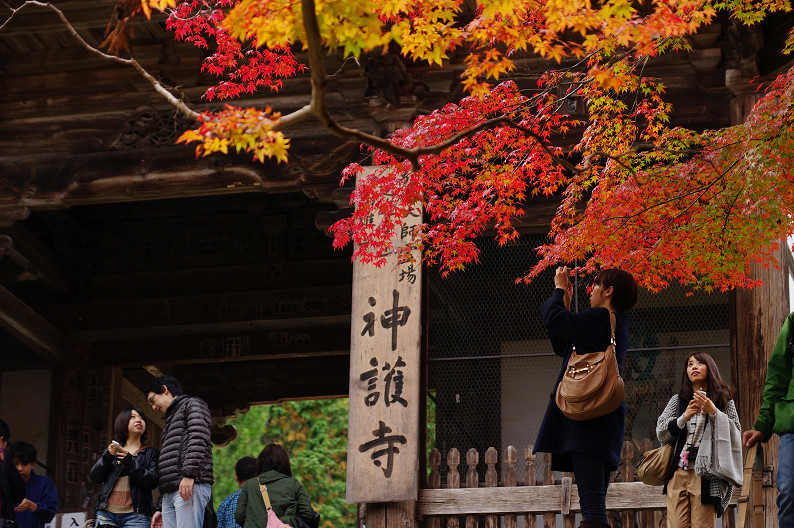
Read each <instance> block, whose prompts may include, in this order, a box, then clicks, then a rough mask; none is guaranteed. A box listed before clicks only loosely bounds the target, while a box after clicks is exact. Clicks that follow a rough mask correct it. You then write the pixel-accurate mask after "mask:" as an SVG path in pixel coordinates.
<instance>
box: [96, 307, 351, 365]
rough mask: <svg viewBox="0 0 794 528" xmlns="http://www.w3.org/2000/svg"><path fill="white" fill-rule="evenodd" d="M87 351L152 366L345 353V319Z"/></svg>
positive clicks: (101, 361) (105, 359) (105, 360)
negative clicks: (328, 323)
mask: <svg viewBox="0 0 794 528" xmlns="http://www.w3.org/2000/svg"><path fill="white" fill-rule="evenodd" d="M88 352H89V354H90V356H89V358H90V359H89V363H90V364H92V365H95V366H122V367H134V366H139V365H152V366H153V364H156V365H157V367H156V368H158V369H162V368H165V367H168V366H170V365H184V364H191V365H198V364H205V363H214V364H217V363H228V362H239V361H249V362H250V361H253V360H256V361H272V360H276V359H286V358H307V357H320V356H347V355H349V353H350V323H349V319H348V320H347V321H346V322H345V323H344V324H337V325H333V326H319V327H306V328H295V329H285V328H281V329H276V330H273V331H268V332H251V331H248V332H243V333H239V334H205V335H200V336H178V337H172V338H170V339H156V340H154V339H153V340H135V341H132V340H128V341H106V342H100V343H93V344H91V345H90V346H89V347H88ZM144 368H146V370H147V371H149V372H150V373H151V374H152V375H155V374H154V373H153V372H152V371H151V370H150V369H149V368H147V367H144Z"/></svg>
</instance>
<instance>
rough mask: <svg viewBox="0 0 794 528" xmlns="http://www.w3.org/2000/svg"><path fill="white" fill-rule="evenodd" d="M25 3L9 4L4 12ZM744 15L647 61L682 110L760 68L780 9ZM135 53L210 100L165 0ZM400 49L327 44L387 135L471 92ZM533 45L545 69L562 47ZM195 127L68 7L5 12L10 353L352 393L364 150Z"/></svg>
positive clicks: (224, 395) (364, 122) (710, 120)
mask: <svg viewBox="0 0 794 528" xmlns="http://www.w3.org/2000/svg"><path fill="white" fill-rule="evenodd" d="M15 1H16V5H19V3H20V2H19V0H15ZM54 4H55V5H56V6H58V7H59V8H60V9H62V10H63V11H64V13H65V15H66V17H67V18H68V19H69V20H70V21H71V22H72V24H73V25H74V28H75V29H76V30H77V31H78V32H79V33H80V35H81V36H82V38H84V39H85V40H86V41H87V42H88V43H89V44H91V45H94V46H96V45H98V44H99V43H100V42H101V41H102V40H103V34H104V30H105V27H106V25H107V22H108V20H109V18H110V15H111V13H112V11H113V7H114V2H112V1H108V0H91V1H84V0H69V1H56V2H54ZM9 14H10V11H9V10H8V9H7V8H0V17H2V19H0V24H2V20H5V19H6V18H7V16H8V15H9ZM786 23H788V22H786ZM784 25H785V24H784ZM734 28H735V26H733V25H732V24H731V23H730V22H729V21H725V20H723V21H720V22H719V23H716V24H713V25H712V26H711V27H709V28H707V29H706V30H704V31H703V32H701V33H700V34H699V35H697V36H696V37H695V38H693V39H692V43H693V46H694V49H693V51H692V52H691V53H688V54H676V55H669V56H666V57H663V58H661V59H658V60H655V61H653V62H652V63H651V64H650V65H649V66H648V67H647V68H646V70H645V74H646V75H651V76H657V77H660V78H662V80H663V81H664V83H665V85H666V86H667V95H668V97H669V99H670V100H671V101H672V102H673V104H674V105H675V112H674V119H675V122H676V123H677V124H681V125H686V126H690V127H694V128H715V127H721V126H725V125H728V124H729V123H730V105H729V102H730V99H731V96H732V95H731V92H730V91H729V89H728V88H727V87H726V72H728V71H739V72H740V77H741V78H748V76H749V75H750V74H752V71H751V70H752V68H749V67H748V64H750V63H751V62H752V61H751V60H750V59H749V58H748V57H751V58H752V57H755V58H757V56H758V53H759V50H763V49H764V46H767V47H769V46H772V47H773V48H774V46H779V44H774V45H773V44H770V43H769V42H768V40H769V39H767V41H765V40H764V36H765V35H766V34H770V35H771V34H777V33H778V32H779V28H777V27H776V26H770V28H761V29H758V30H757V31H755V32H751V33H747V34H744V33H740V32H739V33H737V32H736V31H734ZM747 35H750V36H747ZM737 42H738V43H740V44H741V46H738V47H737ZM737 50H738V51H737ZM132 53H133V55H134V56H135V57H136V59H137V60H138V61H140V62H141V64H142V65H143V66H144V67H146V68H147V69H148V71H149V72H151V73H152V74H153V75H155V76H156V77H157V78H159V79H161V80H163V82H166V83H168V84H170V85H173V86H178V87H179V91H180V93H181V94H182V95H183V96H184V97H185V98H186V99H187V100H188V101H189V102H191V103H192V104H194V105H195V106H196V107H197V108H199V109H201V108H205V107H207V105H206V104H205V103H204V102H202V99H201V95H202V94H203V92H204V90H205V89H206V88H207V86H209V85H210V84H211V83H212V79H209V78H207V77H205V76H203V75H202V74H201V72H200V63H201V60H202V58H203V55H202V52H201V51H200V50H197V49H196V48H193V47H191V46H186V45H183V44H178V43H175V42H174V40H173V37H172V35H171V34H170V33H168V32H166V31H165V30H164V20H163V17H162V16H155V17H153V19H152V21H150V22H147V21H145V20H137V21H136V22H135V30H134V38H133V40H132ZM765 56H772V58H770V59H769V60H767V61H766V62H763V64H766V66H762V69H763V68H766V69H767V70H769V71H773V70H774V69H775V68H780V67H781V66H780V64H779V62H780V61H776V60H772V59H774V58H775V57H774V52H768V53H767V54H766V55H765ZM299 58H300V55H299ZM365 59H366V58H365ZM753 60H754V59H753ZM394 61H399V59H397V58H396V56H394V57H390V60H383V59H382V57H380V58H378V60H371V61H366V60H364V61H363V62H362V63H366V64H367V67H366V68H361V67H359V65H358V64H357V63H356V62H354V61H343V60H341V58H340V57H337V56H333V55H329V57H328V63H327V68H328V71H329V72H331V73H333V75H332V77H331V82H330V85H329V101H330V107H331V112H332V114H333V115H334V116H335V117H336V118H337V119H339V120H340V122H341V123H342V124H344V125H346V126H350V127H356V128H361V129H363V130H366V131H368V132H373V133H376V134H381V135H385V134H387V133H388V132H390V131H392V130H394V129H395V128H397V127H400V126H404V125H406V124H408V123H410V122H411V120H412V119H413V118H414V117H416V115H418V114H419V113H425V112H429V111H432V110H433V109H434V108H438V107H440V106H441V105H442V104H444V103H446V102H448V101H455V100H457V99H458V98H459V97H460V86H459V83H458V81H457V75H458V72H459V71H460V69H461V68H460V62H459V61H458V60H457V59H455V60H453V61H451V63H450V65H449V66H447V67H445V68H430V67H426V66H420V65H412V64H405V63H399V62H394ZM518 62H519V64H520V70H519V72H518V74H517V75H516V81H517V82H518V83H519V84H520V85H522V86H524V87H527V88H533V87H534V81H535V79H536V78H537V76H538V75H539V73H540V72H542V71H543V69H544V68H546V67H547V66H548V64H547V63H545V62H543V61H538V60H536V59H532V58H526V59H520V60H518ZM760 73H762V74H763V73H765V72H763V71H761V72H760ZM766 73H768V72H766ZM395 75H399V76H400V78H399V79H398V78H397V77H395ZM398 80H399V81H400V82H399V83H398V84H399V87H398V86H397V81H398ZM308 100H309V83H308V78H307V77H306V76H298V77H296V78H293V79H289V80H287V81H286V82H285V85H284V89H283V90H282V91H281V92H280V93H278V94H271V93H263V94H257V95H256V96H253V97H249V98H247V99H246V100H245V101H243V102H242V104H244V105H256V106H264V105H270V106H272V107H274V108H276V109H277V110H279V111H282V112H284V113H286V112H289V111H291V110H295V109H297V108H300V107H301V106H303V105H304V104H306V103H307V102H308ZM574 111H581V109H578V110H574ZM189 126H190V123H187V122H185V121H184V119H182V118H180V117H178V116H177V115H176V113H175V112H174V109H173V108H172V107H171V106H169V104H168V103H167V102H165V100H163V99H162V98H161V97H160V96H159V95H157V94H156V93H155V92H154V91H153V90H152V87H151V86H150V85H149V84H148V83H147V82H146V81H145V80H144V79H143V78H142V77H140V76H139V75H138V74H137V73H136V72H135V71H134V70H132V69H131V68H129V67H126V66H122V65H118V64H114V63H112V62H108V61H106V60H103V59H101V58H99V57H97V56H95V55H92V54H91V53H90V52H89V51H87V50H86V49H85V48H83V47H82V46H81V45H80V44H79V42H78V40H77V39H76V38H75V37H74V36H73V35H72V34H70V33H69V31H67V29H66V28H65V27H64V24H63V23H62V22H61V21H60V20H59V19H58V17H57V16H56V15H55V14H54V13H52V12H51V11H48V10H46V9H44V8H25V9H24V10H23V11H20V12H19V13H18V14H17V15H16V16H15V17H14V19H13V20H12V21H10V22H9V23H8V24H7V25H6V26H5V27H4V28H3V29H2V30H0V226H3V232H2V233H0V253H4V254H5V257H3V258H2V260H0V285H2V286H0V287H1V288H2V290H0V325H2V327H3V328H5V329H6V332H5V333H4V334H3V335H2V336H0V349H2V351H3V352H2V354H3V362H2V366H0V368H2V369H3V370H7V369H19V368H38V367H46V366H54V365H58V364H62V363H63V362H66V361H74V360H75V359H74V358H78V359H77V360H78V361H81V362H84V364H85V365H107V366H117V367H122V368H123V369H124V373H125V376H126V377H127V378H128V379H130V380H131V381H133V383H135V384H136V385H138V386H139V387H142V386H143V385H144V384H145V383H146V381H147V380H148V379H150V377H151V374H150V373H151V372H156V371H161V372H171V373H173V374H175V375H177V376H178V377H180V378H182V379H183V381H184V382H185V386H186V388H187V390H189V391H191V392H193V393H197V394H201V395H202V396H204V397H205V398H206V399H207V400H208V401H209V402H210V403H211V405H212V406H213V407H214V408H215V409H218V410H221V411H222V412H224V413H231V412H232V411H233V410H234V409H235V408H241V407H244V406H245V405H246V404H247V403H251V402H265V401H277V400H279V399H289V398H299V397H320V396H330V395H339V394H344V393H345V392H346V391H347V384H348V373H347V363H348V358H347V354H348V350H349V341H350V313H349V307H350V296H351V291H350V284H351V265H350V262H349V251H345V252H338V251H334V250H333V249H332V248H331V241H330V239H329V238H328V237H327V236H326V235H325V233H324V232H323V231H324V229H325V227H327V225H328V224H329V223H330V222H332V221H333V220H334V219H336V218H339V217H340V216H342V215H343V214H345V212H344V209H345V208H346V207H347V197H348V193H346V192H345V191H344V190H340V189H339V188H338V186H339V178H340V172H341V170H342V168H343V167H345V166H346V165H347V164H348V163H350V162H352V161H364V162H365V163H366V159H365V157H364V154H363V153H362V151H361V149H360V148H359V145H358V144H356V143H354V142H350V141H344V140H340V139H339V138H336V137H333V136H330V135H329V134H328V133H327V132H325V131H324V130H323V129H322V128H321V127H320V126H319V122H317V121H316V120H313V119H312V120H308V121H305V122H303V123H301V124H299V125H297V126H295V127H293V128H290V129H288V130H287V131H286V132H287V134H288V135H289V136H290V137H291V139H292V145H293V146H292V148H291V150H290V161H289V163H286V164H285V163H282V164H278V163H275V162H267V163H264V164H259V163H255V162H252V161H251V160H250V159H248V157H246V156H210V157H207V158H201V159H198V160H197V159H196V158H195V156H194V150H193V147H189V146H188V147H186V146H175V145H174V141H175V139H176V138H177V137H178V135H179V134H180V133H181V132H182V131H183V130H184V129H185V128H187V127H189ZM340 209H341V210H340ZM527 212H528V216H527V219H526V224H527V226H528V227H529V228H532V229H543V228H544V226H546V225H547V222H548V219H549V218H550V215H551V214H553V212H554V204H553V203H552V202H549V201H544V200H537V201H534V202H532V203H531V204H530V205H529V206H528V208H527ZM31 350H32V351H33V352H34V353H31ZM144 367H145V368H144Z"/></svg>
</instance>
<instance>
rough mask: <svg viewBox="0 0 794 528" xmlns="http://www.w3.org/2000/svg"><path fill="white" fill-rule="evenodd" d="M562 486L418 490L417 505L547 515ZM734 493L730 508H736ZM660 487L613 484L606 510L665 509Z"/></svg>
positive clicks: (574, 503)
mask: <svg viewBox="0 0 794 528" xmlns="http://www.w3.org/2000/svg"><path fill="white" fill-rule="evenodd" d="M562 491H563V488H562V486H558V485H547V486H517V487H501V488H461V489H421V490H419V500H417V502H416V513H417V514H419V515H423V516H424V515H465V514H469V515H477V514H507V513H511V514H517V513H546V512H554V511H560V505H561V503H562V500H561V499H562ZM737 499H738V492H737V491H734V494H733V496H732V497H731V502H730V504H737ZM666 507H667V502H666V497H665V496H664V495H662V489H661V488H660V487H659V486H648V485H647V484H643V483H642V482H613V483H611V484H610V485H609V490H608V492H607V510H645V509H649V508H666ZM570 511H581V507H580V506H579V488H578V486H576V485H573V486H572V489H571V503H570Z"/></svg>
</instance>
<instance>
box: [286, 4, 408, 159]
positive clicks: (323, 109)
mask: <svg viewBox="0 0 794 528" xmlns="http://www.w3.org/2000/svg"><path fill="white" fill-rule="evenodd" d="M301 14H302V15H303V28H304V30H305V31H306V46H307V48H308V55H309V70H310V71H311V83H312V99H311V113H312V114H314V115H315V116H316V117H317V118H318V119H319V120H320V122H322V124H323V126H325V128H326V129H327V130H328V131H329V132H331V133H332V134H333V135H335V136H337V137H342V138H351V139H356V140H358V141H360V142H361V143H366V144H367V145H370V146H372V147H375V148H377V149H380V150H383V151H385V152H388V153H390V154H394V155H395V156H399V157H402V158H405V159H407V160H408V161H410V162H411V165H412V166H413V169H414V170H419V168H420V165H419V154H417V153H416V152H414V150H415V149H406V148H402V147H399V146H397V145H395V144H393V143H391V142H390V141H388V140H386V139H383V138H381V137H378V136H374V135H372V134H367V133H366V132H362V131H361V130H357V129H353V128H348V127H346V126H343V125H340V124H339V123H337V122H336V120H334V118H333V117H331V114H330V112H329V111H328V104H327V101H326V94H327V86H328V76H327V75H326V73H325V58H324V57H323V46H322V39H321V38H320V27H319V25H318V23H317V13H316V11H315V5H314V0H301ZM300 111H301V110H299V111H298V112H300ZM287 117H292V115H290V116H287Z"/></svg>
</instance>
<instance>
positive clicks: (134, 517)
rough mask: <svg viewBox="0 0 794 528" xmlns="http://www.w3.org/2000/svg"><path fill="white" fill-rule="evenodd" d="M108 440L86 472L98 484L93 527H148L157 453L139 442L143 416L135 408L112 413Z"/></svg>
mask: <svg viewBox="0 0 794 528" xmlns="http://www.w3.org/2000/svg"><path fill="white" fill-rule="evenodd" d="M113 435H114V436H115V440H113V441H111V443H110V445H109V446H108V447H107V449H106V450H105V451H104V452H103V453H102V455H101V456H100V457H99V460H97V462H96V464H94V467H92V468H91V471H90V472H89V474H88V478H90V479H91V482H94V483H96V484H102V492H101V493H100V494H99V497H98V498H97V504H96V510H97V512H96V525H95V526H96V527H97V528H98V527H99V526H102V525H112V526H118V527H119V528H148V527H149V524H150V522H151V517H152V514H153V513H154V504H153V503H152V490H153V489H154V488H156V487H157V480H158V477H159V475H158V473H157V461H158V459H159V457H160V452H159V451H158V450H157V449H155V448H153V447H148V446H146V445H144V444H143V440H144V439H145V438H146V418H144V415H143V411H141V410H140V409H137V408H129V409H124V410H123V411H121V412H120V413H119V415H118V416H116V421H115V423H114V427H113Z"/></svg>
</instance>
